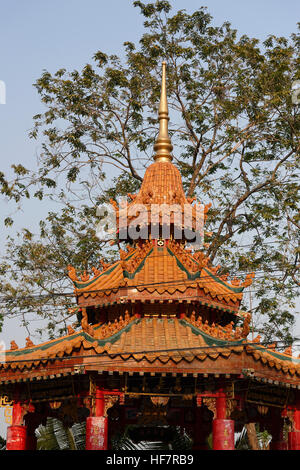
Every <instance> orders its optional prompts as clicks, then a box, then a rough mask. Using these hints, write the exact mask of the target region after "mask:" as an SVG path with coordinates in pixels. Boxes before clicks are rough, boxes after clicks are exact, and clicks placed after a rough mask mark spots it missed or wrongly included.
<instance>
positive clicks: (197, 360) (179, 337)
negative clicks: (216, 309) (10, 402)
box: [0, 317, 300, 384]
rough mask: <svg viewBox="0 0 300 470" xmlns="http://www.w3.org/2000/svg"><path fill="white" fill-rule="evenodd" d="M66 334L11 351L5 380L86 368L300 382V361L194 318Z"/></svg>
mask: <svg viewBox="0 0 300 470" xmlns="http://www.w3.org/2000/svg"><path fill="white" fill-rule="evenodd" d="M88 331H89V332H87V331H83V330H81V331H79V332H74V333H72V334H69V335H67V336H64V337H61V338H59V339H55V340H52V341H48V342H45V343H42V344H39V345H32V346H30V347H26V348H22V349H13V350H10V351H6V352H5V353H4V354H3V356H2V361H1V364H0V383H1V382H2V383H3V382H7V381H14V380H16V381H23V380H26V379H27V378H28V377H35V378H37V377H39V376H41V377H43V376H49V374H50V375H51V374H54V375H55V374H58V373H63V372H65V371H67V370H69V369H70V370H73V369H74V367H77V366H78V365H83V366H84V367H85V368H86V370H99V371H105V370H107V371H122V372H126V371H129V372H130V371H145V372H156V371H157V372H161V371H165V372H175V373H176V372H180V373H183V372H184V373H188V374H189V373H193V374H195V373H201V374H205V373H221V374H225V373H227V374H228V373H233V374H236V373H240V374H241V373H243V371H245V370H248V371H249V370H252V369H253V371H254V372H255V374H257V376H260V377H266V378H272V380H276V378H278V380H281V381H283V382H286V383H293V384H295V383H296V384H298V383H299V384H300V359H299V358H295V357H292V356H289V355H287V354H284V353H280V352H278V351H275V350H272V349H268V348H266V347H264V346H263V345H261V344H259V343H251V342H249V341H247V340H246V339H239V340H236V339H235V338H234V337H233V336H232V338H230V335H229V336H228V338H230V339H222V338H220V337H216V336H212V335H211V334H209V333H207V332H205V331H203V330H202V329H200V328H198V327H196V326H195V325H193V324H192V323H191V322H190V319H189V318H183V319H178V318H153V317H144V318H136V317H127V318H126V319H125V320H123V319H122V321H121V320H120V321H119V322H118V321H116V322H115V323H113V324H105V325H95V326H89V330H88Z"/></svg>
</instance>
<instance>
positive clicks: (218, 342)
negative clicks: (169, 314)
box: [179, 319, 245, 346]
mask: <svg viewBox="0 0 300 470" xmlns="http://www.w3.org/2000/svg"><path fill="white" fill-rule="evenodd" d="M179 323H180V324H181V325H182V326H188V327H190V328H191V330H192V332H193V333H194V334H195V335H197V336H199V335H201V336H202V338H203V339H204V341H205V342H206V344H207V346H240V345H242V344H245V340H244V339H240V340H238V341H226V340H224V339H218V338H214V337H213V336H210V335H208V334H207V333H204V331H201V330H200V329H199V328H197V327H196V326H194V325H192V324H191V323H189V322H187V321H186V320H184V319H180V320H179Z"/></svg>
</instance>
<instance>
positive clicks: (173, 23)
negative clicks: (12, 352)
mask: <svg viewBox="0 0 300 470" xmlns="http://www.w3.org/2000/svg"><path fill="white" fill-rule="evenodd" d="M133 4H134V6H135V7H136V8H139V9H140V12H141V15H142V17H143V18H144V27H145V33H144V34H143V36H142V37H141V39H140V41H139V43H138V44H133V43H132V42H124V58H123V59H121V58H119V57H118V56H117V55H110V56H109V55H107V54H106V53H105V52H103V51H97V52H96V53H95V55H94V62H93V64H87V65H86V66H85V67H84V68H83V69H82V70H81V71H77V70H74V71H72V72H68V71H67V70H65V69H60V70H58V71H57V72H56V73H54V74H51V73H49V72H48V71H44V72H43V74H42V76H41V77H40V78H39V79H38V80H37V81H36V83H35V87H36V89H37V92H38V94H39V95H40V98H41V101H42V102H43V103H44V105H45V112H44V113H41V114H38V115H36V116H34V126H33V129H32V131H31V133H30V137H31V138H32V139H40V140H41V142H42V152H41V153H40V156H39V166H38V169H37V170H35V171H33V170H30V169H28V168H24V166H22V165H20V164H15V165H13V171H14V174H15V177H14V178H13V180H9V179H8V178H7V177H6V176H5V175H4V174H0V184H1V188H2V189H1V191H2V194H3V195H5V196H6V197H9V198H11V199H12V200H15V201H22V198H24V197H31V196H33V197H36V198H38V199H40V200H42V199H43V198H46V197H51V198H52V199H56V200H57V201H59V203H60V204H63V209H62V210H61V211H57V212H56V213H55V212H53V213H51V214H49V216H48V217H47V219H46V220H45V221H42V222H41V233H40V234H38V235H36V236H33V235H32V234H31V232H30V230H29V229H27V231H25V232H23V234H22V236H21V237H20V238H19V240H10V241H9V243H8V247H7V253H6V262H5V263H4V264H3V267H2V271H1V273H2V277H1V278H0V279H2V280H1V281H0V282H1V284H0V289H1V296H2V302H3V303H2V305H4V309H3V311H5V312H6V314H7V313H9V314H12V315H13V314H14V313H15V312H16V311H17V312H18V313H19V315H21V317H23V318H24V321H25V323H26V320H25V318H26V316H25V314H27V313H30V312H37V313H38V314H39V315H40V316H41V317H42V318H45V319H49V325H48V326H49V329H50V332H51V334H55V331H56V327H57V326H58V325H60V326H62V327H63V328H65V324H64V321H65V318H66V307H68V306H69V304H70V303H72V302H73V300H72V299H71V298H70V297H64V296H57V295H54V293H55V294H59V293H64V292H66V291H68V292H70V291H71V290H72V289H71V284H70V281H69V279H68V277H67V274H66V266H67V265H68V264H73V265H74V266H75V267H76V268H78V269H79V270H81V271H84V270H85V269H87V268H89V267H91V266H92V265H93V264H95V263H96V262H97V259H98V257H99V256H100V254H101V253H102V256H103V253H105V256H106V257H107V258H109V257H112V256H115V254H116V252H113V253H111V252H109V250H105V247H104V246H102V245H101V244H99V240H98V239H97V238H96V237H95V227H96V223H97V218H96V215H95V209H96V206H97V204H99V203H101V202H103V201H105V200H109V198H111V197H113V198H116V197H117V196H118V195H124V194H127V193H128V192H135V191H136V190H137V189H138V188H139V186H140V184H141V181H142V177H143V172H144V170H145V168H146V167H147V165H148V164H149V162H151V158H152V155H153V143H154V139H155V136H156V133H157V130H158V126H157V110H158V102H159V94H160V80H161V79H160V74H161V62H162V60H166V62H167V86H168V101H169V109H170V115H171V121H170V134H171V137H172V143H173V145H174V162H175V164H176V165H177V166H178V168H179V169H180V171H181V174H182V178H183V183H184V186H185V189H186V192H187V194H188V195H189V196H194V195H195V196H197V197H198V199H199V200H200V201H201V202H204V203H207V202H212V207H211V209H210V211H209V214H208V221H207V229H208V230H209V231H211V232H212V236H211V238H210V239H209V240H207V241H208V242H209V245H208V248H207V253H208V255H209V257H210V260H211V262H214V263H215V264H220V265H221V266H222V268H221V270H222V269H223V270H224V269H226V270H228V271H229V272H230V274H232V275H233V277H234V276H238V277H243V276H244V275H245V274H246V273H248V272H252V271H255V273H256V280H255V282H254V284H253V285H252V287H251V305H249V302H248V301H249V294H245V304H244V307H245V308H247V309H249V308H252V313H253V314H254V318H255V325H254V326H255V329H256V331H259V332H261V333H262V334H263V335H264V337H265V339H267V340H272V339H274V338H276V337H277V338H279V339H284V340H285V341H287V342H290V341H291V340H292V326H293V323H294V315H293V313H292V310H293V308H294V301H295V298H296V297H297V295H298V294H299V224H300V218H299V125H300V120H299V106H298V105H295V104H293V103H292V99H291V87H292V83H293V82H294V81H295V80H297V79H299V78H300V67H299V46H300V36H299V32H296V33H294V34H292V35H291V37H290V38H285V37H275V36H274V35H269V36H268V37H267V38H266V40H265V41H264V42H263V43H260V42H259V40H257V39H254V38H249V37H247V36H246V35H241V36H240V37H239V35H238V33H237V31H236V30H234V29H232V28H231V25H230V24H229V23H228V22H225V23H224V24H222V25H221V26H215V25H214V24H213V21H212V17H211V15H210V14H209V12H208V11H207V9H206V8H200V9H199V10H197V11H195V12H194V13H193V14H187V13H186V11H185V10H180V11H177V12H175V14H173V15H172V9H171V3H170V2H168V1H156V2H155V3H147V4H144V3H142V2H141V1H135V2H133ZM112 175H113V176H112ZM5 222H6V224H8V225H9V224H12V223H13V220H12V219H11V218H7V219H6V220H5ZM103 250H104V251H103ZM32 292H34V293H35V294H36V297H31V298H30V296H29V293H31V295H32ZM59 311H60V312H61V313H60V314H58V312H59ZM27 326H28V325H27Z"/></svg>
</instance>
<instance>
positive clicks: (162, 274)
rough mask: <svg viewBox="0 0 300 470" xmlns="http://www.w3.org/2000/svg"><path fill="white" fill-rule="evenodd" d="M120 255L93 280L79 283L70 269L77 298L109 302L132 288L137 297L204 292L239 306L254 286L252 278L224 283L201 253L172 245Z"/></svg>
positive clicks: (85, 278) (147, 246)
mask: <svg viewBox="0 0 300 470" xmlns="http://www.w3.org/2000/svg"><path fill="white" fill-rule="evenodd" d="M120 255H121V258H122V259H120V260H119V261H117V262H115V263H114V264H112V265H111V266H109V267H107V268H106V269H104V270H103V271H102V272H100V271H97V270H95V269H94V276H93V277H92V278H90V277H89V276H88V275H86V274H84V275H83V276H82V277H81V279H78V277H77V275H76V272H75V269H74V268H73V267H69V276H70V277H71V279H72V280H73V282H74V286H75V293H76V295H77V296H79V295H81V296H84V297H85V298H87V297H96V296H97V297H102V298H105V297H107V296H109V295H110V294H111V293H112V292H118V291H119V290H120V289H121V288H130V292H131V293H132V294H133V293H134V292H136V296H137V297H138V294H139V293H141V294H142V293H143V292H144V291H147V292H149V293H151V294H153V295H155V294H156V295H157V296H160V295H162V294H164V293H168V294H170V295H171V294H174V293H175V292H176V291H178V292H180V293H184V292H186V291H187V289H190V288H192V289H202V290H203V292H204V294H205V295H209V297H210V299H212V300H215V301H217V302H221V303H223V304H229V303H231V304H238V303H239V302H240V300H241V299H242V295H243V290H244V288H245V287H246V286H247V285H249V284H251V276H249V275H248V277H247V278H246V280H245V281H244V282H239V281H236V280H235V281H233V283H232V282H229V281H227V280H224V279H222V276H218V275H217V272H216V271H217V268H213V267H209V266H208V265H207V264H208V263H207V260H206V259H205V257H204V255H203V254H202V253H201V252H200V254H199V253H198V254H194V255H193V254H192V253H191V252H190V251H188V250H186V249H184V247H182V246H180V245H179V244H178V243H176V242H172V241H169V242H168V243H165V244H164V246H161V247H160V246H157V245H156V244H152V243H151V242H150V241H148V242H146V243H145V244H144V245H143V246H141V247H140V246H137V247H136V248H130V249H129V251H128V252H125V251H122V250H121V252H120ZM133 289H134V292H133ZM120 295H122V294H120ZM198 296H199V293H198Z"/></svg>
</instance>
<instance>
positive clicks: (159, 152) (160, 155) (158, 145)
mask: <svg viewBox="0 0 300 470" xmlns="http://www.w3.org/2000/svg"><path fill="white" fill-rule="evenodd" d="M158 119H159V133H158V136H157V138H156V141H155V144H154V150H155V155H154V160H155V161H159V162H166V161H169V162H170V161H172V158H173V157H172V155H171V152H172V150H173V145H172V143H171V139H170V137H169V133H168V121H169V119H170V118H169V110H168V101H167V87H166V62H162V79H161V92H160V103H159V110H158Z"/></svg>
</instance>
